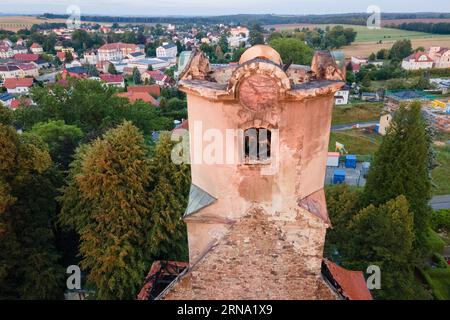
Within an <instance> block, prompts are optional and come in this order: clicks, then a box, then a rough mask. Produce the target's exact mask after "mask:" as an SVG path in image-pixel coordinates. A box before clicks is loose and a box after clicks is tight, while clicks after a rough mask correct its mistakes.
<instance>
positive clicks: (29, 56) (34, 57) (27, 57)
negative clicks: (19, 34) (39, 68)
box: [13, 53, 39, 63]
mask: <svg viewBox="0 0 450 320" xmlns="http://www.w3.org/2000/svg"><path fill="white" fill-rule="evenodd" d="M13 59H14V60H15V61H20V62H35V63H37V62H38V61H39V55H38V54H34V53H18V54H15V55H14V58H13Z"/></svg>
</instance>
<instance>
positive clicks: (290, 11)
mask: <svg viewBox="0 0 450 320" xmlns="http://www.w3.org/2000/svg"><path fill="white" fill-rule="evenodd" d="M402 3H403V4H402ZM72 5H76V6H79V8H80V9H81V13H82V15H86V16H87V15H101V16H124V17H134V16H142V17H166V16H187V17H195V16H222V15H235V14H275V15H311V14H314V15H322V14H344V13H363V12H367V8H369V7H370V6H373V5H377V6H378V7H379V8H380V9H381V11H382V12H386V13H388V12H389V13H419V12H428V13H443V12H449V13H450V2H447V3H442V0H428V1H427V3H426V8H427V10H426V11H422V10H423V8H424V5H423V1H420V0H405V1H392V0H377V1H373V0H344V1H335V0H265V1H260V0H244V1H242V0H227V1H225V2H219V3H215V2H212V1H210V0H151V1H148V0H2V6H1V10H0V11H1V13H2V14H8V15H11V14H14V15H39V14H43V13H54V14H66V13H67V12H66V10H67V8H68V7H69V6H72Z"/></svg>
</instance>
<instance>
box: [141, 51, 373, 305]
mask: <svg viewBox="0 0 450 320" xmlns="http://www.w3.org/2000/svg"><path fill="white" fill-rule="evenodd" d="M313 61H315V62H314V63H313V65H312V66H311V69H312V70H313V71H317V72H315V73H316V74H317V78H316V79H313V80H311V81H312V83H309V84H308V82H309V80H306V81H305V82H304V83H303V84H304V86H302V85H300V86H297V85H292V81H291V79H290V78H289V76H288V74H289V71H287V70H284V69H283V65H282V62H281V57H280V55H279V54H278V52H276V51H275V50H274V49H272V48H270V47H268V46H255V47H252V48H250V49H248V50H247V51H246V52H244V54H243V55H242V56H241V59H240V61H239V64H236V65H235V70H234V72H233V76H232V77H230V78H229V79H227V81H224V82H221V83H218V82H216V78H215V76H216V75H215V74H214V71H213V70H211V69H210V68H209V61H208V59H207V58H206V57H205V56H204V54H203V53H202V52H197V53H193V57H192V59H190V60H189V63H188V65H187V66H186V68H184V69H183V70H182V71H181V73H180V81H179V89H180V90H181V91H183V92H185V93H186V94H187V101H188V113H189V119H188V121H189V132H188V135H189V142H190V143H189V154H183V155H182V158H183V159H186V158H189V156H190V159H192V162H191V176H192V184H191V188H190V193H189V200H188V205H187V208H186V211H185V214H184V216H183V220H184V222H185V223H186V225H187V233H188V240H189V241H188V245H189V262H187V263H186V262H184V261H183V262H170V263H169V264H168V263H164V262H161V261H156V262H155V263H154V264H153V266H152V268H151V270H150V272H149V274H148V276H147V278H146V282H145V284H144V287H143V288H142V290H141V292H140V293H139V295H138V299H159V300H191V299H194V300H202V299H219V300H222V299H223V300H227V299H232V300H260V299H264V300H286V299H293V300H337V299H354V300H357V299H361V300H370V299H372V297H371V294H370V292H369V290H368V288H367V285H366V282H365V280H364V276H363V273H362V272H360V271H349V270H346V269H344V268H341V267H339V266H337V265H336V264H334V263H331V262H330V261H328V260H326V259H324V258H323V249H324V242H325V236H326V232H327V229H328V228H330V227H331V222H330V219H329V216H328V213H327V205H326V199H325V192H324V181H325V173H326V163H327V155H328V142H329V141H328V140H329V134H330V123H331V116H332V109H333V108H332V107H333V100H334V94H335V93H336V92H337V91H338V90H339V89H340V88H341V87H342V86H343V85H344V84H345V80H344V76H343V75H342V72H341V71H340V70H341V69H339V67H338V66H337V65H336V63H335V61H334V59H333V58H332V56H331V55H330V53H328V52H317V53H316V56H315V57H314V59H313ZM319 61H320V62H319ZM324 70H327V72H319V71H324ZM330 80H332V81H330ZM212 131H214V137H228V136H230V133H232V135H231V136H232V137H235V139H234V140H232V142H229V139H226V138H223V140H221V141H220V142H222V143H216V144H215V146H216V147H215V148H214V147H213V148H211V144H205V143H204V141H206V140H203V139H202V138H201V137H205V136H206V135H209V134H210V133H211V132H212ZM199 137H200V139H199ZM280 141H281V142H280ZM216 142H218V141H216ZM205 155H209V157H208V158H203V156H205ZM225 155H226V157H225ZM230 155H231V156H230ZM225 158H226V159H225ZM179 160H180V161H181V160H182V159H179ZM166 270H171V271H169V275H170V276H171V278H170V280H169V281H167V280H168V279H164V278H160V277H159V275H162V274H167V273H166ZM164 280H166V283H165V284H163V282H164Z"/></svg>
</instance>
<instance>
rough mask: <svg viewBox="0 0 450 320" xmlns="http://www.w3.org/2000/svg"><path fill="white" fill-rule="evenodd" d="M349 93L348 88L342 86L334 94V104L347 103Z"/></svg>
mask: <svg viewBox="0 0 450 320" xmlns="http://www.w3.org/2000/svg"><path fill="white" fill-rule="evenodd" d="M349 95H350V90H349V89H348V88H342V89H341V90H339V91H338V92H336V94H335V95H334V104H335V105H344V104H348V97H349Z"/></svg>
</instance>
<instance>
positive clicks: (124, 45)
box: [99, 42, 139, 50]
mask: <svg viewBox="0 0 450 320" xmlns="http://www.w3.org/2000/svg"><path fill="white" fill-rule="evenodd" d="M138 48H139V47H138V46H137V45H135V44H132V43H122V42H116V43H107V44H104V45H103V46H101V47H100V48H99V50H121V49H130V50H137V49H138Z"/></svg>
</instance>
